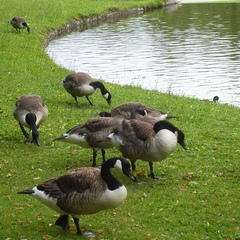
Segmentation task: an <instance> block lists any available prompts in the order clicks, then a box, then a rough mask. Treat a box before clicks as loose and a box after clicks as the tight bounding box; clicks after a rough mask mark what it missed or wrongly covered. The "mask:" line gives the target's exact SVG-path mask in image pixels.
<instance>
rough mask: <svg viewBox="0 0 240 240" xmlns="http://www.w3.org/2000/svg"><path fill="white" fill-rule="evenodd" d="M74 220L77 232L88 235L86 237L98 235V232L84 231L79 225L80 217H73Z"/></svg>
mask: <svg viewBox="0 0 240 240" xmlns="http://www.w3.org/2000/svg"><path fill="white" fill-rule="evenodd" d="M73 221H74V223H75V226H76V228H77V234H79V235H83V236H86V237H89V238H95V237H96V234H95V233H93V232H82V231H81V229H80V226H79V218H76V217H73Z"/></svg>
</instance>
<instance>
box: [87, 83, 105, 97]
mask: <svg viewBox="0 0 240 240" xmlns="http://www.w3.org/2000/svg"><path fill="white" fill-rule="evenodd" d="M90 85H91V86H92V87H93V88H94V89H97V88H99V89H100V91H101V93H102V95H104V94H106V93H108V91H107V89H106V88H105V87H104V85H103V84H102V83H101V82H98V81H97V82H91V83H90Z"/></svg>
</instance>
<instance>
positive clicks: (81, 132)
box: [54, 117, 121, 167]
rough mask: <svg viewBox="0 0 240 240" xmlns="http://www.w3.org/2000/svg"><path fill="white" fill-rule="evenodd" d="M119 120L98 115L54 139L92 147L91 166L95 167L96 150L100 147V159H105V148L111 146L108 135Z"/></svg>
mask: <svg viewBox="0 0 240 240" xmlns="http://www.w3.org/2000/svg"><path fill="white" fill-rule="evenodd" d="M118 122H119V123H120V122H121V119H118V118H108V117H102V118H100V117H98V118H93V119H90V120H88V121H86V122H85V123H84V124H80V125H77V126H74V127H73V128H71V129H70V130H68V131H67V132H66V133H64V134H62V135H61V136H60V137H58V138H56V139H54V140H60V141H64V142H69V143H72V144H77V145H79V146H81V147H83V148H92V149H93V164H92V166H93V167H96V157H97V152H98V150H99V149H101V152H102V161H103V162H104V161H105V150H104V149H108V148H113V147H114V146H113V143H112V141H111V140H110V139H109V138H108V135H109V134H110V133H111V132H112V131H113V127H114V126H115V125H116V124H117V123H118Z"/></svg>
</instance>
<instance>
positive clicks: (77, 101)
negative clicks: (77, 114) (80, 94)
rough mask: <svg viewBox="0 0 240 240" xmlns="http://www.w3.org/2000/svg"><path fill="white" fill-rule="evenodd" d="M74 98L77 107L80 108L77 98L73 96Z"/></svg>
mask: <svg viewBox="0 0 240 240" xmlns="http://www.w3.org/2000/svg"><path fill="white" fill-rule="evenodd" d="M73 98H74V99H75V101H76V104H77V107H79V105H78V100H77V97H76V96H73Z"/></svg>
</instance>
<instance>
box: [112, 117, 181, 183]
mask: <svg viewBox="0 0 240 240" xmlns="http://www.w3.org/2000/svg"><path fill="white" fill-rule="evenodd" d="M109 138H110V139H111V140H112V141H113V144H114V145H115V146H116V147H117V148H118V149H119V150H120V151H121V153H122V155H123V156H124V157H125V158H128V159H130V161H131V164H132V170H133V172H135V169H136V165H135V162H136V161H137V159H140V160H142V161H147V162H149V167H150V176H151V178H152V179H157V177H155V175H154V172H153V162H156V161H161V160H164V159H165V158H167V157H168V156H169V155H170V154H171V153H172V152H173V151H174V150H175V149H176V145H177V143H179V144H180V145H181V146H182V147H183V148H184V149H186V146H185V143H184V133H183V132H182V131H181V130H179V129H178V128H177V127H175V126H174V125H173V124H172V123H170V122H168V121H166V120H162V121H158V122H157V123H155V124H154V126H151V125H150V124H147V123H145V122H142V121H139V120H123V121H122V124H121V125H118V126H117V127H116V128H115V129H114V131H113V133H111V134H109ZM135 181H136V182H139V181H138V180H137V178H136V177H135Z"/></svg>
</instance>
